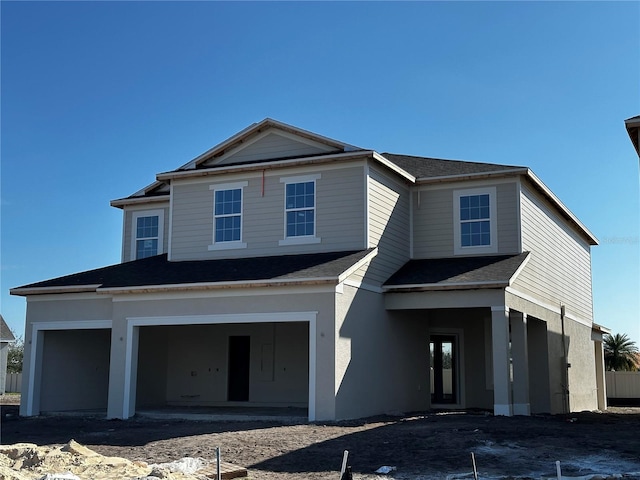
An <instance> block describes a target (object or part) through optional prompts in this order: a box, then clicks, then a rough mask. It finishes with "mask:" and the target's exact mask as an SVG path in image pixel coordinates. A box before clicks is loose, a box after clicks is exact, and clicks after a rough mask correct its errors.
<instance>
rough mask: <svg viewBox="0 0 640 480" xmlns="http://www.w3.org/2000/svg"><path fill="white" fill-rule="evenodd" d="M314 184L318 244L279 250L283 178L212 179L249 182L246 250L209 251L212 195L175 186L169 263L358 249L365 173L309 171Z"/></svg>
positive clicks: (204, 188) (204, 186) (202, 188)
mask: <svg viewBox="0 0 640 480" xmlns="http://www.w3.org/2000/svg"><path fill="white" fill-rule="evenodd" d="M281 172H282V173H284V172H285V170H282V171H281ZM315 173H319V174H320V175H321V178H320V179H318V180H317V181H316V236H319V237H320V238H321V239H322V242H321V243H320V244H308V245H288V246H280V245H279V244H278V242H279V241H280V240H283V239H284V228H285V225H284V183H282V182H281V181H280V179H281V178H286V176H291V174H289V175H284V174H277V175H276V174H274V172H269V174H267V175H266V176H265V178H264V195H263V193H262V189H263V186H262V181H263V180H262V177H248V178H243V179H241V178H238V176H234V177H227V178H229V180H225V177H219V178H218V177H216V181H215V183H216V184H217V183H226V182H227V181H228V182H236V181H247V182H248V185H247V186H246V187H245V188H244V189H243V194H244V198H243V218H242V225H243V232H242V240H243V241H244V242H245V243H246V244H247V248H242V249H233V250H213V251H209V250H208V247H209V245H211V244H212V243H213V192H212V191H211V190H210V189H209V185H212V184H214V182H213V181H209V182H203V183H183V184H180V183H179V182H176V183H175V184H174V189H173V231H172V252H171V258H172V259H173V260H195V259H212V258H238V257H251V256H264V255H285V254H291V253H312V252H320V251H338V250H355V249H362V248H364V247H365V245H364V243H365V242H364V174H363V168H362V167H361V166H354V167H348V168H338V169H331V170H313V171H311V170H309V171H304V172H300V171H298V172H297V173H296V175H307V174H315Z"/></svg>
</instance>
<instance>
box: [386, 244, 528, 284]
mask: <svg viewBox="0 0 640 480" xmlns="http://www.w3.org/2000/svg"><path fill="white" fill-rule="evenodd" d="M528 258H529V252H524V253H520V254H518V255H493V256H488V257H456V258H432V259H423V260H410V261H409V262H407V263H406V264H405V265H404V266H403V267H402V268H400V270H398V271H397V272H396V273H395V274H393V275H392V276H391V278H389V280H387V281H386V282H385V284H384V286H383V287H384V290H385V291H407V290H452V289H457V290H463V289H476V288H504V287H507V286H509V285H510V284H511V283H512V282H513V280H515V277H516V276H517V275H518V273H520V271H521V270H522V268H524V265H525V264H526V262H527V259H528Z"/></svg>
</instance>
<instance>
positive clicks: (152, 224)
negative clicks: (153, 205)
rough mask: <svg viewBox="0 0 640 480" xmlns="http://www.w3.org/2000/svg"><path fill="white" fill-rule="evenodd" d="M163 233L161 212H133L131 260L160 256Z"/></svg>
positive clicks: (162, 212) (162, 213)
mask: <svg viewBox="0 0 640 480" xmlns="http://www.w3.org/2000/svg"><path fill="white" fill-rule="evenodd" d="M163 233H164V211H163V210H148V211H140V212H134V213H133V242H132V253H131V258H132V259H134V260H139V259H141V258H147V257H152V256H154V255H159V254H161V253H162V235H163Z"/></svg>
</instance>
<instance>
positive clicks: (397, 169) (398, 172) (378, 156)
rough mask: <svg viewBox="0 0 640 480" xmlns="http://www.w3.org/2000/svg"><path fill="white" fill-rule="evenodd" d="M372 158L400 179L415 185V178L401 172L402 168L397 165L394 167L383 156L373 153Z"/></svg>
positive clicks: (393, 164) (403, 171) (405, 172)
mask: <svg viewBox="0 0 640 480" xmlns="http://www.w3.org/2000/svg"><path fill="white" fill-rule="evenodd" d="M373 158H374V159H375V160H377V161H378V162H380V163H381V164H382V165H384V166H385V167H387V168H388V169H390V170H392V171H394V172H395V173H397V174H398V175H400V176H401V177H404V178H406V179H407V180H409V181H410V182H411V183H415V182H416V177H414V176H413V175H411V174H410V173H409V172H407V171H405V170H403V169H402V168H400V167H399V166H398V165H396V164H395V163H393V162H392V161H390V160H388V159H387V158H386V157H384V156H383V155H380V154H379V153H378V152H375V151H374V152H373Z"/></svg>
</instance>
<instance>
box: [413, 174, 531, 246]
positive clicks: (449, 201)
mask: <svg viewBox="0 0 640 480" xmlns="http://www.w3.org/2000/svg"><path fill="white" fill-rule="evenodd" d="M484 186H495V188H496V197H497V198H496V210H497V212H496V213H497V222H498V223H497V227H498V230H497V231H498V252H497V253H498V254H508V253H519V252H520V242H519V235H518V230H519V223H518V188H517V184H516V182H512V183H499V184H496V185H483V187H484ZM475 187H476V185H468V184H457V185H456V186H455V187H451V188H435V189H431V190H421V191H420V192H414V193H413V195H412V201H413V218H414V220H413V256H414V258H438V257H451V256H453V255H454V250H453V247H454V238H453V208H454V206H453V192H454V191H455V190H460V189H466V188H475Z"/></svg>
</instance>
